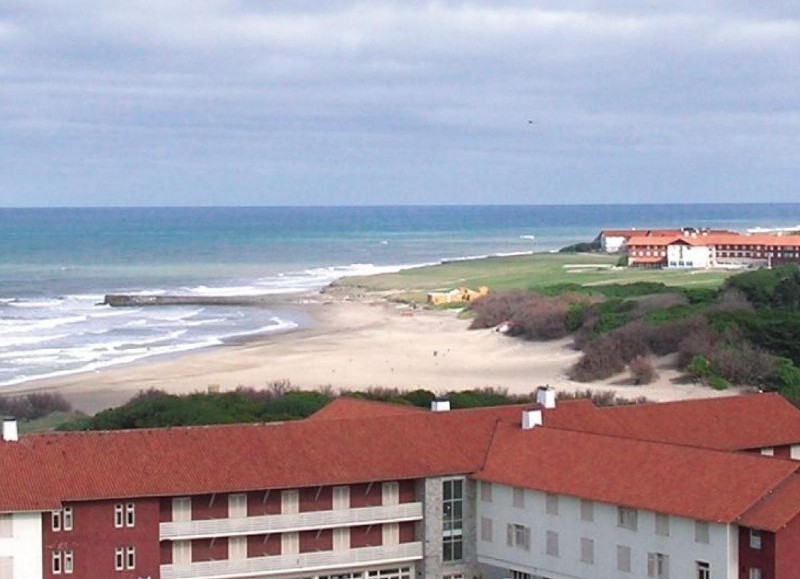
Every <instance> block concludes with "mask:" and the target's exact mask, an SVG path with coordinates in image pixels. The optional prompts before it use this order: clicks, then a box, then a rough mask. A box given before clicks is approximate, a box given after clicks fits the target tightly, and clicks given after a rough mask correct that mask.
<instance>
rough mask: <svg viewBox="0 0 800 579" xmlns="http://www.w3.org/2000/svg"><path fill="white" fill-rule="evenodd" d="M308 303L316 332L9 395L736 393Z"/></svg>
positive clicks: (551, 350) (568, 353) (422, 319)
mask: <svg viewBox="0 0 800 579" xmlns="http://www.w3.org/2000/svg"><path fill="white" fill-rule="evenodd" d="M305 301H306V302H308V303H305V304H304V307H305V308H307V309H308V312H309V313H310V314H311V315H312V316H313V317H314V318H315V320H316V321H317V323H316V324H315V325H314V326H313V327H310V328H305V329H300V330H297V331H294V332H289V333H286V334H281V335H274V336H267V337H262V338H257V339H253V340H251V341H247V342H242V343H237V344H229V345H225V346H219V347H216V348H210V349H205V350H202V351H197V352H193V353H187V354H184V355H181V356H178V357H168V358H160V359H153V360H148V361H143V362H140V363H136V364H132V365H127V366H118V367H113V368H108V369H104V370H99V371H95V372H90V373H82V374H74V375H71V376H66V377H60V378H52V379H48V380H40V381H34V382H28V383H25V384H21V385H17V386H14V387H8V388H4V391H5V392H8V393H9V394H11V393H26V392H31V391H57V392H60V393H62V394H63V395H64V396H65V397H66V398H67V399H68V400H69V401H70V402H71V403H72V404H73V406H74V407H75V408H77V409H79V410H82V411H84V412H88V413H94V412H97V411H99V410H102V409H105V408H109V407H112V406H117V405H120V404H122V403H124V402H125V401H126V400H128V399H129V398H130V397H131V396H133V395H134V394H136V393H137V392H138V391H140V390H144V389H148V388H159V389H162V390H166V391H167V392H171V393H188V392H196V391H207V390H208V387H209V386H211V385H217V386H218V387H219V388H220V390H223V391H225V390H231V389H235V388H236V387H238V386H248V387H254V388H263V387H266V386H268V385H269V384H270V383H272V382H275V381H280V380H287V381H289V382H290V383H291V385H292V386H294V387H298V388H304V389H314V388H319V387H332V388H333V389H334V390H337V391H338V390H341V389H349V390H363V389H367V388H369V387H372V386H385V387H396V388H401V389H415V388H425V389H428V390H432V391H434V392H437V393H444V392H446V391H448V390H468V389H473V388H482V387H486V386H492V387H500V388H505V389H507V390H508V392H509V393H513V394H527V393H530V392H532V391H534V390H535V389H536V387H537V386H540V385H544V384H549V385H550V386H553V387H555V388H556V389H557V390H563V391H575V390H586V389H592V390H599V391H605V390H613V391H614V392H616V393H617V394H618V395H620V396H622V397H626V398H636V397H639V396H645V397H646V398H648V399H650V400H653V401H663V400H678V399H685V398H698V397H710V396H720V395H731V394H736V393H738V391H736V390H729V391H726V392H717V391H714V390H711V389H709V388H707V387H703V386H697V385H690V384H682V383H679V382H680V380H679V376H678V373H677V372H676V371H675V370H673V369H670V368H669V367H665V364H666V362H665V361H661V363H660V366H661V367H660V368H659V378H658V380H657V381H656V382H654V383H653V384H648V385H646V386H633V385H630V384H626V383H625V382H626V381H627V379H626V376H618V377H615V378H612V379H610V380H608V381H604V382H595V383H591V384H584V383H577V382H572V381H570V380H569V379H568V378H567V377H566V374H565V373H566V371H567V369H568V368H569V366H570V365H571V364H572V363H573V362H574V361H575V360H577V358H578V357H579V356H580V354H579V353H578V352H576V351H575V350H573V349H572V348H571V345H570V340H569V339H566V340H559V341H554V342H528V341H524V340H521V339H514V338H510V337H507V336H504V335H502V334H500V333H498V332H495V331H493V330H468V329H467V328H468V325H469V321H467V320H464V319H459V318H458V316H457V314H456V313H455V312H453V311H430V310H422V309H416V310H414V309H411V308H409V307H407V306H400V305H397V304H393V303H390V302H387V301H385V300H383V299H380V298H375V297H370V296H360V297H359V298H358V299H348V298H347V297H345V296H327V295H325V294H320V295H317V296H313V297H312V298H311V299H309V300H305Z"/></svg>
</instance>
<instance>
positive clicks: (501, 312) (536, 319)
mask: <svg viewBox="0 0 800 579" xmlns="http://www.w3.org/2000/svg"><path fill="white" fill-rule="evenodd" d="M584 299H585V298H582V297H578V296H575V295H561V296H541V295H537V294H532V293H524V292H512V293H506V294H489V295H487V296H484V297H481V298H479V299H477V300H475V301H474V302H473V303H472V309H473V310H474V311H475V314H476V315H475V318H474V319H473V321H472V324H471V325H470V328H472V329H474V328H491V327H495V326H497V325H499V324H501V323H503V322H508V323H509V324H510V329H509V335H511V336H521V337H524V338H527V339H529V340H554V339H558V338H563V337H564V336H566V335H567V333H568V325H567V317H568V315H569V312H570V309H571V308H572V307H573V306H574V304H576V303H580V300H584Z"/></svg>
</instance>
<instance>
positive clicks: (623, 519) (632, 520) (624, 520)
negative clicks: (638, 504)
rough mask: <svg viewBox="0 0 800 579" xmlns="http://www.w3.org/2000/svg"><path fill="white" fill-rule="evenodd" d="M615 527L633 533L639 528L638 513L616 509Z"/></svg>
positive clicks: (632, 510) (625, 509) (625, 508)
mask: <svg viewBox="0 0 800 579" xmlns="http://www.w3.org/2000/svg"><path fill="white" fill-rule="evenodd" d="M617 526H619V527H622V528H623V529H630V530H631V531H635V530H636V529H637V528H638V527H639V512H638V511H637V510H636V509H630V508H628V507H617Z"/></svg>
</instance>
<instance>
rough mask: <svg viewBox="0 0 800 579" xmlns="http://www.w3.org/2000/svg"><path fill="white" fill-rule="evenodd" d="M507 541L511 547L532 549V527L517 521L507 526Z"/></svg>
mask: <svg viewBox="0 0 800 579" xmlns="http://www.w3.org/2000/svg"><path fill="white" fill-rule="evenodd" d="M506 543H508V546H509V547H516V548H517V549H523V550H524V551H530V550H531V529H530V527H526V526H525V525H518V524H516V523H514V524H510V525H508V527H506Z"/></svg>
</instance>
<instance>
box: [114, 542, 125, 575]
mask: <svg viewBox="0 0 800 579" xmlns="http://www.w3.org/2000/svg"><path fill="white" fill-rule="evenodd" d="M114 569H116V570H117V571H122V570H123V569H125V548H124V547H117V548H116V550H115V551H114Z"/></svg>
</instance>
